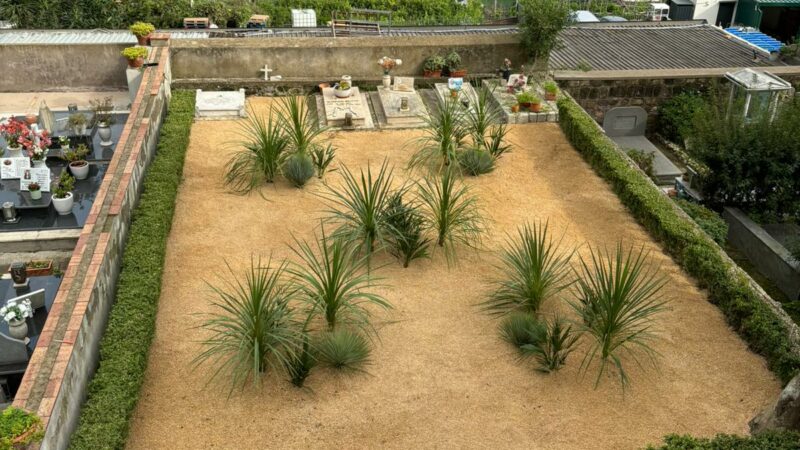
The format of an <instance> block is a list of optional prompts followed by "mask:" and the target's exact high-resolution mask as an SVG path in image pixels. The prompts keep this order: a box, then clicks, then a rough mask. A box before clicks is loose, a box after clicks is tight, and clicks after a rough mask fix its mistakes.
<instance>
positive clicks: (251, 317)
mask: <svg viewBox="0 0 800 450" xmlns="http://www.w3.org/2000/svg"><path fill="white" fill-rule="evenodd" d="M228 269H229V270H230V272H231V274H232V275H233V276H234V280H235V281H230V280H223V282H222V286H221V287H217V286H212V285H209V286H210V287H211V289H212V290H213V291H214V293H215V294H216V297H217V299H216V300H215V301H213V302H212V305H213V306H214V309H215V312H213V313H210V315H209V317H208V318H207V319H206V320H204V321H203V323H202V324H201V325H200V327H201V328H202V329H204V330H206V331H207V332H208V333H209V337H208V338H206V339H204V340H203V341H202V345H203V347H204V350H203V351H202V353H200V354H199V355H198V356H197V357H196V358H195V360H194V364H195V365H196V366H199V365H202V364H204V363H207V362H210V363H212V364H213V365H214V366H216V370H215V371H214V373H213V374H212V376H211V379H212V380H214V379H215V378H217V377H220V376H223V377H228V378H229V379H230V383H231V391H230V392H231V393H232V392H233V389H234V388H236V387H244V385H245V384H246V383H247V382H248V381H251V382H252V383H253V384H258V382H259V380H260V376H261V375H262V374H263V373H265V372H267V371H268V370H274V371H281V370H284V369H285V368H286V367H287V365H288V363H289V360H290V358H292V357H293V356H294V355H295V354H296V353H297V352H298V351H299V348H301V347H302V336H301V333H300V332H299V331H300V330H299V327H298V325H297V323H296V320H295V318H294V310H293V309H292V306H291V302H292V300H293V299H294V297H295V294H296V289H295V288H293V287H292V286H291V285H290V284H289V283H287V280H286V273H287V263H285V262H280V263H275V264H273V261H272V260H271V259H270V260H268V261H267V263H266V264H262V262H261V259H260V258H259V259H258V260H252V259H251V261H250V269H249V270H248V271H247V272H246V273H245V274H244V281H241V280H239V279H235V275H236V274H235V272H234V271H233V270H232V269H231V268H230V266H228Z"/></svg>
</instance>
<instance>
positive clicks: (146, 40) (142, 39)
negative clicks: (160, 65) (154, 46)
mask: <svg viewBox="0 0 800 450" xmlns="http://www.w3.org/2000/svg"><path fill="white" fill-rule="evenodd" d="M136 41H137V43H138V44H139V45H142V46H145V47H146V46H148V45H150V35H149V34H148V35H147V36H136Z"/></svg>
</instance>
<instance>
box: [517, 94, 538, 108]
mask: <svg viewBox="0 0 800 450" xmlns="http://www.w3.org/2000/svg"><path fill="white" fill-rule="evenodd" d="M534 98H535V96H534V95H533V94H531V93H530V92H521V93H519V94H517V103H519V105H520V106H521V107H523V108H525V109H531V106H532V105H533V100H534Z"/></svg>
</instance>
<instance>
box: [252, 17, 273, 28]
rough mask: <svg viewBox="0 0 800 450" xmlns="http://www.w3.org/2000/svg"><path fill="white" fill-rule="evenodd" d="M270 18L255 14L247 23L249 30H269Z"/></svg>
mask: <svg viewBox="0 0 800 450" xmlns="http://www.w3.org/2000/svg"><path fill="white" fill-rule="evenodd" d="M268 23H269V16H266V15H263V14H253V15H252V16H250V20H248V21H247V28H267V24H268Z"/></svg>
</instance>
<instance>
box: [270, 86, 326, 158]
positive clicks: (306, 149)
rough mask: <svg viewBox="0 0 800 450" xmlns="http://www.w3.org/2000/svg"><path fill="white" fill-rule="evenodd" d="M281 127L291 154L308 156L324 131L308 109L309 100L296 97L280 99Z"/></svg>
mask: <svg viewBox="0 0 800 450" xmlns="http://www.w3.org/2000/svg"><path fill="white" fill-rule="evenodd" d="M280 102H281V103H280V114H279V115H278V117H279V118H280V124H281V127H282V128H283V130H284V133H286V137H287V139H288V140H289V148H290V150H291V151H292V152H297V153H303V154H306V155H308V154H310V153H311V151H312V150H314V148H315V147H316V146H317V145H320V144H319V138H320V136H322V134H323V133H324V132H325V131H326V128H323V127H320V126H319V124H318V123H317V120H316V118H315V117H314V115H313V114H311V110H310V109H309V108H308V102H309V99H307V98H304V99H303V98H300V97H296V96H289V97H281V100H280Z"/></svg>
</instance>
